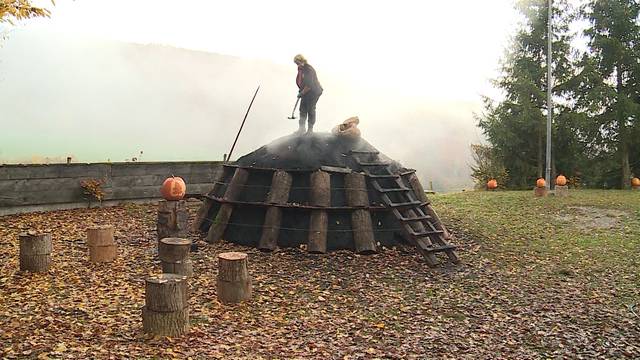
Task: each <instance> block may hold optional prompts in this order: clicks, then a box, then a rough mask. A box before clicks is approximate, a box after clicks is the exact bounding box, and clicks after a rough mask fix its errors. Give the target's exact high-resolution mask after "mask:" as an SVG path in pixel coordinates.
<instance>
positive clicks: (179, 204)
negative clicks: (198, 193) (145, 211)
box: [156, 200, 189, 246]
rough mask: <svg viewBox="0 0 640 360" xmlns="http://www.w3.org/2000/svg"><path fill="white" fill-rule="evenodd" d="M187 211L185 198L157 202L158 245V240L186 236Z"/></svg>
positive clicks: (187, 231) (187, 230) (187, 229)
mask: <svg viewBox="0 0 640 360" xmlns="http://www.w3.org/2000/svg"><path fill="white" fill-rule="evenodd" d="M188 221H189V212H188V210H187V202H186V201H185V200H177V201H173V200H162V201H160V202H159V203H158V222H157V226H156V229H157V233H158V246H159V245H160V240H162V239H164V238H171V237H179V238H183V237H186V236H187V235H188V233H189V228H188Z"/></svg>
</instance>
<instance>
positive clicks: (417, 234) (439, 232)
mask: <svg viewBox="0 0 640 360" xmlns="http://www.w3.org/2000/svg"><path fill="white" fill-rule="evenodd" d="M409 234H411V235H412V236H416V237H420V236H428V235H435V234H444V231H442V230H430V231H423V232H415V231H413V230H411V231H409Z"/></svg>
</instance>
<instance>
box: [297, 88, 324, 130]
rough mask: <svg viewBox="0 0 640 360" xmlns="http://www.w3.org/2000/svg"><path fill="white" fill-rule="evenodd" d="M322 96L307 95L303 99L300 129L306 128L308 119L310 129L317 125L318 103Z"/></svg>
mask: <svg viewBox="0 0 640 360" xmlns="http://www.w3.org/2000/svg"><path fill="white" fill-rule="evenodd" d="M320 95H322V93H320V94H312V93H309V94H306V95H304V96H303V97H302V99H301V100H302V101H301V102H300V121H299V122H298V124H299V125H300V127H304V125H305V122H306V121H307V119H308V120H309V128H312V127H313V125H314V124H315V123H316V103H317V102H318V99H320Z"/></svg>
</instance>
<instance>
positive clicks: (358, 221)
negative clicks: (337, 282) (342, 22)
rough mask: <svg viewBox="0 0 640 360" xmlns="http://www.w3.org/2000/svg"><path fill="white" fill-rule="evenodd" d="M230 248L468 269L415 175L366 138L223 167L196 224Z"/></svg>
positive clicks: (274, 151) (282, 147)
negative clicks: (406, 247) (404, 257)
mask: <svg viewBox="0 0 640 360" xmlns="http://www.w3.org/2000/svg"><path fill="white" fill-rule="evenodd" d="M194 227H195V228H196V229H199V230H201V231H203V232H206V233H207V241H208V242H216V241H219V240H221V239H224V240H226V241H230V242H234V243H237V244H241V245H246V246H253V247H257V248H259V249H261V250H264V251H272V250H274V249H276V248H277V247H299V246H303V247H306V249H307V251H309V252H314V253H324V252H327V251H332V250H338V249H349V250H352V251H354V252H357V253H361V254H367V253H374V252H377V251H378V249H379V248H380V247H381V246H385V247H392V246H394V245H397V244H398V243H406V244H410V245H412V246H414V247H415V248H416V250H417V251H418V252H419V253H421V254H422V255H423V256H424V258H425V259H426V261H427V263H428V264H429V265H431V266H433V265H436V264H437V263H438V262H439V261H438V259H437V255H438V254H444V255H446V258H447V259H448V260H450V261H452V262H454V263H456V262H458V259H457V257H456V255H455V252H454V250H455V246H454V245H451V244H450V243H449V240H450V239H451V236H450V234H449V232H448V231H447V229H446V228H445V226H444V225H443V224H442V222H441V221H440V219H439V218H438V215H437V214H436V212H435V211H434V210H433V208H432V207H431V205H430V202H429V200H428V198H427V196H426V194H425V192H424V189H423V188H422V185H421V184H420V182H419V180H418V178H417V176H416V175H415V170H412V169H408V168H405V167H403V166H402V165H401V164H400V163H398V162H397V161H393V160H391V159H389V158H388V157H386V156H384V155H383V154H381V153H380V152H379V151H378V150H376V149H375V148H374V147H373V146H372V145H371V144H369V143H368V142H366V141H365V140H364V139H362V138H361V137H346V136H340V135H335V134H331V133H314V134H306V135H289V136H285V137H282V138H280V139H277V140H275V141H274V142H272V143H270V144H268V145H265V146H263V147H261V148H259V149H257V150H255V151H253V152H251V153H249V154H247V155H245V156H243V157H241V158H240V159H238V161H237V162H236V163H234V164H225V165H223V169H222V171H220V172H219V173H218V176H217V177H216V180H215V183H214V186H213V188H212V189H211V190H210V191H209V192H208V193H207V194H206V195H205V196H204V202H203V204H202V206H201V207H200V209H199V211H198V214H197V217H196V221H195V224H194Z"/></svg>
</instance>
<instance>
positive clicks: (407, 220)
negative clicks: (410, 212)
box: [399, 215, 431, 222]
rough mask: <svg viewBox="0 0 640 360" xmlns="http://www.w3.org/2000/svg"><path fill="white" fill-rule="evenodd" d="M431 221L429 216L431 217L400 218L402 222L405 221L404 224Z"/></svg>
mask: <svg viewBox="0 0 640 360" xmlns="http://www.w3.org/2000/svg"><path fill="white" fill-rule="evenodd" d="M429 219H431V216H429V215H424V216H417V217H411V218H409V217H404V216H400V218H399V220H400V221H404V222H409V221H422V220H429Z"/></svg>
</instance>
